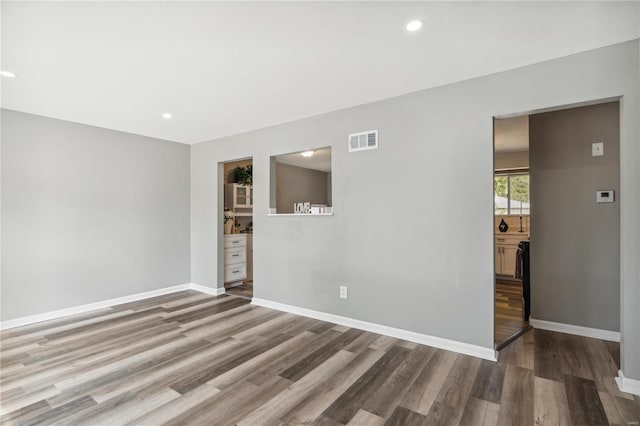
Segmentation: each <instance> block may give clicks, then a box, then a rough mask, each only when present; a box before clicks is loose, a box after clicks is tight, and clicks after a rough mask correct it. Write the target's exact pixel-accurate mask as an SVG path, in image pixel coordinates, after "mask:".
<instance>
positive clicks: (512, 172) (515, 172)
mask: <svg viewBox="0 0 640 426" xmlns="http://www.w3.org/2000/svg"><path fill="white" fill-rule="evenodd" d="M512 176H528V177H529V213H513V212H512V211H511V177H512ZM497 177H506V178H507V213H506V214H502V213H496V206H495V201H494V204H493V215H494V216H516V217H520V216H531V175H530V174H529V169H505V170H496V171H494V173H493V182H494V183H493V184H494V189H493V196H494V197H495V195H496V190H495V178H497Z"/></svg>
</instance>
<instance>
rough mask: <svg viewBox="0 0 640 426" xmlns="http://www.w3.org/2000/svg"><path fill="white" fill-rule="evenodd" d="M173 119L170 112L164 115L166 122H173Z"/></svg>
mask: <svg viewBox="0 0 640 426" xmlns="http://www.w3.org/2000/svg"><path fill="white" fill-rule="evenodd" d="M171 117H173V116H172V115H171V113H169V112H165V113H163V114H162V118H164V119H165V120H171Z"/></svg>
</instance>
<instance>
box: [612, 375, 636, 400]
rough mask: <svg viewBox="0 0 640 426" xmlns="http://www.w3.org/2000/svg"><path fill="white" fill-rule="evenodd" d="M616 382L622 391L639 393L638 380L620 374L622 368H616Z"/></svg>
mask: <svg viewBox="0 0 640 426" xmlns="http://www.w3.org/2000/svg"><path fill="white" fill-rule="evenodd" d="M616 383H617V384H618V388H619V389H620V390H621V391H622V392H627V393H632V394H634V395H640V380H636V379H630V378H628V377H624V374H622V370H618V377H616Z"/></svg>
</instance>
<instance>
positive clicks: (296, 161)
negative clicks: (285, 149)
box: [276, 148, 331, 172]
mask: <svg viewBox="0 0 640 426" xmlns="http://www.w3.org/2000/svg"><path fill="white" fill-rule="evenodd" d="M276 162H277V163H282V164H288V165H290V166H296V167H303V168H305V169H312V170H320V171H321V172H330V171H331V148H321V149H314V150H313V155H312V156H311V157H303V156H302V154H301V153H299V152H296V153H293V154H285V155H278V156H276Z"/></svg>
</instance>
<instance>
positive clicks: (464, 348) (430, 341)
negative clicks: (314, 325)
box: [251, 297, 498, 361]
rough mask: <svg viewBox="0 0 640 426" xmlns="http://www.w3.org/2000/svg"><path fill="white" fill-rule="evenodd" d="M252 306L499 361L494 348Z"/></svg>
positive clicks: (283, 307)
mask: <svg viewBox="0 0 640 426" xmlns="http://www.w3.org/2000/svg"><path fill="white" fill-rule="evenodd" d="M251 303H252V304H254V305H256V306H262V307H265V308H270V309H275V310H278V311H284V312H289V313H291V314H295V315H301V316H303V317H309V318H314V319H317V320H321V321H327V322H331V323H334V324H339V325H343V326H346V327H351V328H357V329H359V330H365V331H370V332H372V333H377V334H383V335H385V336H390V337H395V338H398V339H403V340H408V341H410V342H415V343H420V344H422V345H427V346H433V347H435V348H439V349H445V350H448V351H453V352H458V353H461V354H464V355H470V356H474V357H477V358H482V359H487V360H490V361H497V359H498V358H497V354H496V351H495V350H493V349H492V348H485V347H482V346H477V345H471V344H469V343H463V342H458V341H455V340H449V339H443V338H441V337H435V336H429V335H427V334H420V333H416V332H413V331H408V330H402V329H400V328H394V327H389V326H386V325H381V324H375V323H372V322H367V321H361V320H357V319H353V318H349V317H343V316H340V315H334V314H329V313H326V312H320V311H314V310H311V309H306V308H300V307H297V306H292V305H287V304H284V303H279V302H272V301H270V300H265V299H258V298H255V297H254V298H253V300H252V301H251Z"/></svg>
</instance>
